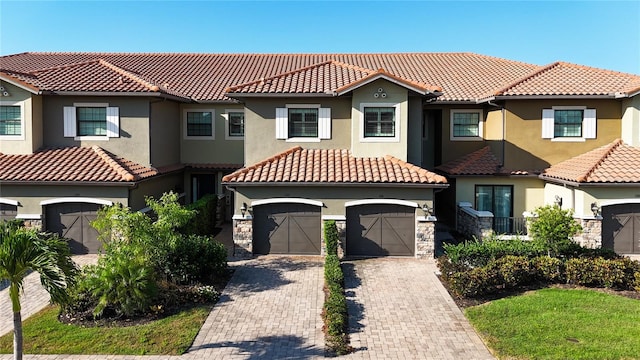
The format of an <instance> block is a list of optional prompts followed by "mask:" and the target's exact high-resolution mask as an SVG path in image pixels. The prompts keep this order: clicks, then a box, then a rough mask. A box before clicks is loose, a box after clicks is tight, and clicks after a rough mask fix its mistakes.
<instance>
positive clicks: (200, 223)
mask: <svg viewBox="0 0 640 360" xmlns="http://www.w3.org/2000/svg"><path fill="white" fill-rule="evenodd" d="M217 206H218V196H217V195H214V194H209V195H205V196H203V197H201V198H200V199H199V200H198V201H196V202H194V203H191V204H188V205H185V208H186V209H188V210H195V211H196V216H194V217H193V218H192V219H191V220H189V222H188V223H187V224H186V225H185V226H184V227H183V228H182V229H181V232H182V233H184V234H186V235H205V236H206V235H213V233H214V232H215V228H216V208H217Z"/></svg>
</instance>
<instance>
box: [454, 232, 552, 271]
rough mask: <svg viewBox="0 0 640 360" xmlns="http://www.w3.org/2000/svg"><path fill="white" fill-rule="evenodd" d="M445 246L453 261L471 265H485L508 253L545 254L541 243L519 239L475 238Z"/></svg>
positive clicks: (532, 255)
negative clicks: (482, 239) (480, 239)
mask: <svg viewBox="0 0 640 360" xmlns="http://www.w3.org/2000/svg"><path fill="white" fill-rule="evenodd" d="M443 247H444V251H445V254H446V255H447V256H448V257H449V259H450V260H451V262H452V263H454V264H460V265H466V266H470V267H477V266H485V265H487V264H488V263H489V262H490V261H492V260H495V259H498V258H501V257H503V256H506V255H514V256H524V257H527V258H533V257H536V256H540V255H542V254H545V249H544V247H543V246H541V245H540V244H539V243H535V242H531V241H524V240H519V239H514V240H499V239H497V238H489V239H486V240H484V241H482V242H480V241H478V240H474V241H468V242H464V243H461V244H457V245H449V244H444V245H443Z"/></svg>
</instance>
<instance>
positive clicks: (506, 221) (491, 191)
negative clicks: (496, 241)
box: [476, 185, 514, 234]
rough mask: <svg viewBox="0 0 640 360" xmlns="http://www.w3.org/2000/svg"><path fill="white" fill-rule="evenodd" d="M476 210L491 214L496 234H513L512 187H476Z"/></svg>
mask: <svg viewBox="0 0 640 360" xmlns="http://www.w3.org/2000/svg"><path fill="white" fill-rule="evenodd" d="M476 210H478V211H490V212H491V213H493V221H494V226H493V229H494V231H495V232H497V233H498V234H511V233H513V231H514V230H513V226H514V223H513V221H514V219H513V186H511V185H476Z"/></svg>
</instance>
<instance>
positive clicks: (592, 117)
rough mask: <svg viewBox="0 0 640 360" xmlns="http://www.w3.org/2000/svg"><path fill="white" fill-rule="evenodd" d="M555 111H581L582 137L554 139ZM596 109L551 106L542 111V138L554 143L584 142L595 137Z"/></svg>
mask: <svg viewBox="0 0 640 360" xmlns="http://www.w3.org/2000/svg"><path fill="white" fill-rule="evenodd" d="M556 110H582V136H576V137H566V136H563V137H556V136H555V129H554V122H555V111H556ZM597 122H598V118H597V117H596V109H588V108H587V107H586V106H552V107H551V109H542V138H543V139H550V140H551V141H554V142H584V141H587V139H595V138H596V137H597Z"/></svg>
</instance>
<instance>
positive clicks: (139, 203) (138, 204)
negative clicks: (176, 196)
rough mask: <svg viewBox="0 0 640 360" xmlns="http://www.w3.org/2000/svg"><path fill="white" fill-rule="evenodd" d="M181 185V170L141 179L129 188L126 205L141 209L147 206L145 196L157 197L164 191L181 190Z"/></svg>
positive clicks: (133, 208)
mask: <svg viewBox="0 0 640 360" xmlns="http://www.w3.org/2000/svg"><path fill="white" fill-rule="evenodd" d="M182 185H183V175H182V172H178V173H174V174H169V175H164V176H159V177H155V178H152V179H149V180H146V181H143V182H141V183H139V184H138V186H137V187H135V188H134V189H132V190H131V193H130V195H129V203H128V206H129V207H130V208H131V209H132V210H140V209H143V208H145V207H146V206H147V205H146V203H145V197H146V196H152V197H153V198H155V199H159V198H160V197H161V196H162V194H163V193H165V192H169V191H174V192H182V191H184V190H182V188H183V186H182Z"/></svg>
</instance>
